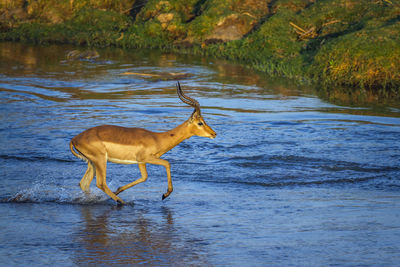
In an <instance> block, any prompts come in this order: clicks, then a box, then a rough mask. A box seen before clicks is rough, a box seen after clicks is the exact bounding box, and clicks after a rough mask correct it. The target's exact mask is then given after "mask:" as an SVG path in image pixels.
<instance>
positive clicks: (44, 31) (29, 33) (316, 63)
mask: <svg viewBox="0 0 400 267" xmlns="http://www.w3.org/2000/svg"><path fill="white" fill-rule="evenodd" d="M0 7H1V11H0V13H1V14H0V29H1V33H0V40H2V41H22V42H29V43H35V44H50V43H69V44H75V45H81V46H93V47H105V46H117V47H124V48H144V47H146V48H157V49H163V50H173V51H178V52H184V53H195V54H204V55H209V56H214V57H220V58H226V59H230V60H235V61H239V62H242V63H244V64H246V65H248V66H250V67H252V68H254V69H257V70H260V71H263V72H265V73H268V74H270V75H280V76H285V77H289V78H294V79H296V80H299V81H312V82H316V83H318V84H319V85H320V86H318V87H319V88H321V89H320V91H321V93H323V94H325V95H327V97H328V98H331V97H334V98H336V97H339V98H340V97H343V96H338V95H343V94H344V95H353V96H356V97H357V98H361V99H362V98H364V99H366V100H368V99H369V98H372V101H374V100H379V99H385V98H391V99H393V98H400V4H398V3H397V2H395V1H389V0H375V1H355V0H341V1H333V0H327V1H314V0H308V1H304V0H303V1H300V0H298V1H287V0H277V1H272V0H271V1H264V2H261V1H256V0H224V1H218V0H190V1H183V0H170V1H156V0H149V1H147V0H136V1H135V0H125V1H112V0H111V1H106V2H104V1H97V0H71V1H55V0H54V1H53V0H51V1H22V0H21V1H6V0H3V1H2V3H1V6H0ZM334 88H335V89H337V88H340V89H339V90H333V89H334ZM338 92H341V93H340V94H339V93H338Z"/></svg>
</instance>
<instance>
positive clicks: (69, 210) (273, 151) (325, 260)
mask: <svg viewBox="0 0 400 267" xmlns="http://www.w3.org/2000/svg"><path fill="white" fill-rule="evenodd" d="M74 49H76V48H74V47H70V46H48V47H33V46H27V45H21V44H10V43H2V44H0V132H1V134H0V144H1V146H0V165H1V168H0V174H1V177H2V179H0V192H1V193H0V228H1V229H2V231H0V240H1V241H2V242H1V243H2V246H0V262H5V261H6V260H7V262H10V265H13V266H23V265H27V264H32V263H34V265H49V264H54V262H57V263H59V264H60V265H66V266H71V265H83V266H87V265H114V264H115V265H138V264H144V265H150V266H160V265H178V266H187V265H195V266H204V265H205V266H214V265H216V266H221V265H229V266H230V265H241V266H244V265H246V266H247V265H257V266H260V265H279V266H287V265H306V266H310V265H312V266H327V265H342V264H349V265H373V264H376V263H377V262H380V263H382V265H395V263H397V262H399V260H400V259H399V255H398V250H399V245H398V244H399V243H400V242H399V241H400V224H399V221H398V217H399V216H400V215H399V214H400V207H399V203H400V202H399V199H400V191H399V190H400V182H399V179H398V177H399V176H400V167H399V166H400V164H399V163H400V142H399V140H398V139H399V138H398V137H399V135H400V118H399V117H400V109H399V107H398V106H396V105H395V104H394V105H392V104H386V105H376V104H373V105H368V104H364V103H363V104H360V103H352V105H347V104H343V103H342V105H337V104H335V102H326V101H324V100H323V99H321V98H318V97H317V96H316V95H315V94H314V90H313V89H312V88H310V87H309V86H298V85H295V84H294V83H292V82H291V81H290V80H285V79H279V78H270V77H265V75H263V74H260V73H257V72H253V71H251V70H249V69H246V68H244V67H243V66H240V65H237V64H232V63H229V62H226V61H223V60H211V59H207V58H202V57H194V56H189V55H175V54H170V53H168V54H163V53H161V52H157V51H139V50H130V51H124V50H121V49H114V48H110V49H99V50H98V53H99V55H100V56H99V57H98V58H96V59H94V60H86V59H84V60H66V56H67V54H68V52H69V51H71V50H74ZM126 73H135V75H127V74H126ZM172 73H179V74H184V75H182V76H180V79H181V80H180V82H181V85H182V86H183V88H184V89H185V90H186V91H187V93H188V95H191V96H194V97H195V98H196V99H198V100H199V102H200V104H201V106H202V114H203V115H204V117H205V119H206V121H207V123H208V124H209V125H210V126H212V127H213V129H214V130H215V131H216V132H217V133H218V137H217V138H216V139H215V140H208V139H204V138H195V137H193V138H191V139H190V140H186V141H184V142H183V143H182V144H180V145H179V146H178V147H176V148H174V149H173V150H172V151H170V152H168V153H167V154H166V155H165V159H167V160H169V161H170V162H171V166H172V170H171V171H172V177H173V178H172V179H173V182H174V189H175V190H174V192H173V194H172V195H171V196H170V197H169V199H167V200H166V201H164V202H161V200H160V195H161V194H162V193H164V192H165V190H166V188H167V181H166V178H165V169H164V168H162V167H159V166H151V165H150V166H148V172H149V179H148V180H147V181H146V183H142V184H140V185H137V186H135V187H133V188H131V189H129V190H127V191H125V192H122V193H121V195H122V196H121V197H122V198H123V199H124V200H126V201H127V203H129V204H128V205H127V206H124V207H122V208H118V207H115V206H114V203H113V202H112V201H110V200H109V198H108V197H107V196H106V195H105V194H104V193H102V192H101V191H100V190H99V189H97V188H96V187H95V186H94V185H93V187H92V188H91V193H90V194H89V195H85V194H83V193H82V192H81V190H80V188H79V186H78V183H79V180H80V179H81V177H82V175H83V173H84V171H85V170H86V164H85V163H84V162H81V161H78V160H76V158H75V157H73V156H72V154H71V153H70V151H69V148H68V142H69V140H70V139H71V138H72V137H73V136H75V135H76V134H78V133H80V132H82V131H83V130H84V129H87V128H89V127H91V126H96V125H99V124H116V125H121V126H127V127H143V128H147V129H149V130H154V131H164V130H168V129H171V128H173V127H175V126H177V125H178V124H180V123H182V122H183V121H184V120H186V119H187V118H188V117H189V116H190V114H191V112H192V110H191V109H190V108H188V107H187V106H186V105H184V104H183V103H181V102H180V101H179V99H178V98H177V96H176V92H175V81H174V80H173V79H172V80H171V76H173V75H172ZM137 74H140V75H137ZM139 176H140V172H139V170H138V168H137V166H136V165H118V164H111V163H110V164H109V165H108V169H107V183H108V185H109V187H110V188H111V190H116V189H117V188H118V187H119V186H121V185H124V184H127V183H129V182H131V181H133V180H135V179H137V178H138V177H139ZM365 255H369V256H368V257H366V256H365Z"/></svg>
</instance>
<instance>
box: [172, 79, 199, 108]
mask: <svg viewBox="0 0 400 267" xmlns="http://www.w3.org/2000/svg"><path fill="white" fill-rule="evenodd" d="M176 91H177V93H178V96H179V98H180V99H181V100H182V102H183V103H185V104H188V105H189V106H192V107H194V109H195V111H194V112H193V114H194V113H195V112H197V114H199V115H201V114H200V104H199V102H197V100H196V99H193V98H191V97H188V96H187V95H185V94H184V93H183V91H182V88H181V85H180V83H179V81H178V82H177V83H176ZM193 114H192V115H193Z"/></svg>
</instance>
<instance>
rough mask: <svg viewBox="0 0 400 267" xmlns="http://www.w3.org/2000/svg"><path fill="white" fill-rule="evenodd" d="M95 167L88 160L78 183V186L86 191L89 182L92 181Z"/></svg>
mask: <svg viewBox="0 0 400 267" xmlns="http://www.w3.org/2000/svg"><path fill="white" fill-rule="evenodd" d="M95 171H96V170H95V168H94V166H93V165H92V163H91V162H90V161H88V168H87V170H86V172H85V175H83V177H82V180H81V181H80V183H79V186H80V187H81V189H82V191H84V192H88V191H89V187H90V183H91V182H92V180H93V178H94V174H95Z"/></svg>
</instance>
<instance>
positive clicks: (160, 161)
mask: <svg viewBox="0 0 400 267" xmlns="http://www.w3.org/2000/svg"><path fill="white" fill-rule="evenodd" d="M147 162H148V163H151V164H156V165H161V166H164V167H165V170H166V171H167V179H168V191H167V193H165V194H163V195H162V200H164V199H165V198H167V197H168V196H169V195H170V194H171V193H172V191H173V190H174V189H173V187H172V179H171V164H170V163H169V162H168V161H166V160H164V159H158V158H154V159H151V160H148V161H147Z"/></svg>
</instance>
